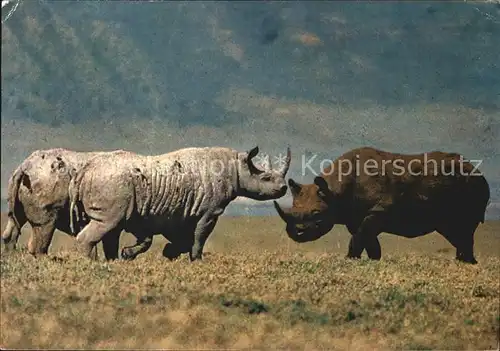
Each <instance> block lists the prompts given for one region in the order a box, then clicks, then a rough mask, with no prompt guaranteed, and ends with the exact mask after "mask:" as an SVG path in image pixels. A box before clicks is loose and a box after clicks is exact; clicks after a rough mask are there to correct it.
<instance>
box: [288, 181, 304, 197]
mask: <svg viewBox="0 0 500 351" xmlns="http://www.w3.org/2000/svg"><path fill="white" fill-rule="evenodd" d="M288 186H289V187H290V191H291V192H292V195H297V194H298V193H300V189H302V184H299V183H297V182H296V181H295V180H293V179H292V178H290V179H288Z"/></svg>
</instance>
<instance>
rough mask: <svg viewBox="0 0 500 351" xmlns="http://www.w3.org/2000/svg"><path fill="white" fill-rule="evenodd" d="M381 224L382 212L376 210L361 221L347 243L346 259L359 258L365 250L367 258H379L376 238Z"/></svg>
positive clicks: (379, 252) (379, 250) (380, 254)
mask: <svg viewBox="0 0 500 351" xmlns="http://www.w3.org/2000/svg"><path fill="white" fill-rule="evenodd" d="M382 222H383V212H382V211H380V210H379V209H378V208H376V210H374V211H373V212H371V213H370V214H369V215H368V216H366V217H365V218H364V219H363V221H362V222H361V224H360V226H359V227H358V228H357V230H356V232H355V233H353V235H352V237H351V240H350V241H349V251H348V253H347V257H348V258H361V254H362V253H363V249H365V248H366V252H367V254H368V257H369V258H371V259H374V260H379V259H380V258H381V256H382V249H381V247H380V242H379V241H378V238H377V236H378V235H379V234H380V233H381V230H380V228H381V227H382Z"/></svg>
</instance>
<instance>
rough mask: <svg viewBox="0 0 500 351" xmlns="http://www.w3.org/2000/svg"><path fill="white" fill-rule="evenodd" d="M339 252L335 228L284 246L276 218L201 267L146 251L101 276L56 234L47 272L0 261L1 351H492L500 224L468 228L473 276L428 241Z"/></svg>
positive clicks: (393, 241) (243, 220) (241, 223)
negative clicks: (356, 253) (363, 253)
mask: <svg viewBox="0 0 500 351" xmlns="http://www.w3.org/2000/svg"><path fill="white" fill-rule="evenodd" d="M2 219H4V217H2ZM4 225H5V220H2V230H3V227H4ZM29 231H30V229H29V225H27V226H25V228H24V230H23V235H22V238H21V240H20V243H21V245H24V244H25V243H26V240H27V237H28V235H29ZM348 239H349V234H348V233H347V231H346V230H345V228H344V227H343V226H338V227H337V228H335V229H334V230H333V231H332V233H330V234H328V235H327V236H326V237H324V238H322V239H320V240H318V241H316V242H314V243H307V244H296V243H294V242H292V241H291V240H289V239H288V238H287V237H286V234H285V233H284V227H283V225H282V222H281V220H280V219H279V218H276V217H258V218H255V217H254V218H251V217H223V218H221V220H220V222H219V224H218V225H217V227H216V229H215V231H214V232H213V233H212V235H211V237H210V238H209V240H208V242H207V246H206V248H205V256H204V260H203V262H197V263H189V260H188V259H187V257H182V258H180V259H179V260H177V261H174V262H170V261H168V260H166V259H164V258H163V257H162V256H161V251H162V247H163V244H164V243H165V242H166V240H165V239H163V238H162V237H156V238H155V240H154V244H153V247H152V248H151V249H150V250H149V252H147V253H145V254H143V255H142V256H140V257H139V258H138V259H136V260H135V261H133V262H123V261H116V262H111V263H106V262H104V261H99V262H89V261H88V260H85V259H82V258H80V257H75V256H74V255H73V254H72V253H71V251H70V250H71V247H72V245H73V238H71V237H70V236H68V235H66V234H64V233H60V232H58V233H56V235H55V236H54V243H53V245H52V248H51V252H50V255H49V257H47V258H42V259H38V260H37V259H34V258H32V257H31V256H29V255H27V254H26V253H25V252H22V251H21V252H20V253H15V254H8V255H7V254H2V257H1V260H0V267H1V274H2V276H1V282H2V284H1V293H2V294H1V319H0V327H1V335H0V346H2V347H4V348H5V347H8V348H87V349H88V348H90V349H96V348H100V349H103V348H104V349H106V348H107V349H112V348H176V349H179V348H191V349H192V348H218V349H227V348H238V349H241V348H252V349H255V348H259V349H276V348H287V349H308V350H310V349H339V350H346V349H349V350H367V349H375V350H387V349H457V350H458V349H471V350H472V349H474V350H477V349H490V350H491V349H496V348H497V346H498V340H499V330H500V329H499V324H500V307H499V302H500V300H499V298H500V286H499V278H500V276H499V274H500V273H499V272H500V221H497V222H493V221H492V222H487V223H485V224H483V225H481V226H480V227H479V229H478V231H477V234H476V248H475V251H476V258H477V259H478V261H479V264H478V265H475V266H472V265H467V264H461V263H458V262H456V261H455V260H454V250H453V249H452V247H451V245H450V244H449V243H448V242H446V240H444V239H443V238H442V237H440V236H439V235H438V234H435V233H433V234H430V235H427V236H425V237H422V238H417V239H405V238H398V237H395V236H391V235H389V234H382V235H381V237H380V239H381V245H382V251H383V258H382V260H381V261H380V262H373V261H369V260H367V259H366V258H365V259H362V260H358V261H352V260H346V259H344V255H345V253H346V250H347V243H348ZM131 242H133V238H132V237H131V236H130V235H129V234H127V233H125V234H124V235H122V245H124V244H128V243H131ZM99 254H100V256H101V259H102V257H103V255H102V251H100V252H99Z"/></svg>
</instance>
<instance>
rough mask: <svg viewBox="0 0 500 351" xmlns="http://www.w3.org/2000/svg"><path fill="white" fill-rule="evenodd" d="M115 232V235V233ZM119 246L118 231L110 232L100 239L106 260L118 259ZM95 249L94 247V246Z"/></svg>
mask: <svg viewBox="0 0 500 351" xmlns="http://www.w3.org/2000/svg"><path fill="white" fill-rule="evenodd" d="M115 231H116V233H115ZM119 244H120V230H119V229H116V230H112V231H111V232H109V233H108V234H106V235H105V236H104V237H103V238H102V249H103V251H104V256H105V257H106V260H108V261H109V260H116V259H118V249H119ZM94 248H96V246H94Z"/></svg>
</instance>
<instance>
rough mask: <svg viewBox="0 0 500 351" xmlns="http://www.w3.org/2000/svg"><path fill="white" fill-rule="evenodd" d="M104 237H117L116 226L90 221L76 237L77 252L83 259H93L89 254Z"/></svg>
mask: <svg viewBox="0 0 500 351" xmlns="http://www.w3.org/2000/svg"><path fill="white" fill-rule="evenodd" d="M105 235H116V236H119V232H118V228H117V227H116V224H115V223H106V222H98V221H96V220H94V219H92V220H91V221H90V222H89V223H88V224H87V225H86V226H85V227H84V228H83V229H82V231H81V232H80V233H78V235H77V236H76V242H77V247H78V250H79V251H80V252H81V253H82V254H83V255H84V256H85V257H89V258H91V259H93V257H92V256H91V252H92V250H93V249H94V248H95V246H96V244H97V243H98V242H99V241H101V240H102V239H103V238H104V236H105ZM109 240H111V239H109Z"/></svg>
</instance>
